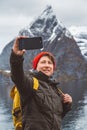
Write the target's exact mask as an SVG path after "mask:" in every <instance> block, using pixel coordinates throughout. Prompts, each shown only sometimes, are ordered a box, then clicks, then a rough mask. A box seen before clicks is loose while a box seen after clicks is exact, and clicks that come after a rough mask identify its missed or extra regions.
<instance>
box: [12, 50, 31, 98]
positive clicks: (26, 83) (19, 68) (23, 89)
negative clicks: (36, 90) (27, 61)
mask: <svg viewBox="0 0 87 130" xmlns="http://www.w3.org/2000/svg"><path fill="white" fill-rule="evenodd" d="M23 60H24V58H23V56H18V55H16V54H14V52H13V51H12V53H11V56H10V66H11V78H12V81H13V82H14V83H15V84H16V86H17V89H18V91H19V93H20V95H21V97H22V99H24V98H27V96H30V95H31V93H32V86H33V85H32V84H33V81H32V78H31V77H28V78H27V76H25V74H24V71H23Z"/></svg>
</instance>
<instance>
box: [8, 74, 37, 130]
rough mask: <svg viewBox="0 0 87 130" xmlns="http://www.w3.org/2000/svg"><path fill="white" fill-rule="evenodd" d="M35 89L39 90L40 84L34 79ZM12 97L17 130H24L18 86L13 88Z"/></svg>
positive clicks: (14, 122) (13, 115)
mask: <svg viewBox="0 0 87 130" xmlns="http://www.w3.org/2000/svg"><path fill="white" fill-rule="evenodd" d="M33 82H34V84H33V89H35V90H38V87H39V82H38V80H37V79H36V78H35V77H33ZM10 96H11V98H12V100H13V108H12V117H13V124H14V127H15V130H22V113H21V105H20V95H19V92H18V90H17V87H16V86H13V88H12V89H11V92H10Z"/></svg>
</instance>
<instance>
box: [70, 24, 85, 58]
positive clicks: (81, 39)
mask: <svg viewBox="0 0 87 130" xmlns="http://www.w3.org/2000/svg"><path fill="white" fill-rule="evenodd" d="M69 31H70V32H71V33H72V35H73V36H74V39H75V40H76V42H77V45H78V46H79V48H80V50H81V53H82V55H83V56H84V57H85V59H86V60H87V27H86V26H82V27H80V26H78V27H77V26H71V27H70V28H69Z"/></svg>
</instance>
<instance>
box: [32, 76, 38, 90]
mask: <svg viewBox="0 0 87 130" xmlns="http://www.w3.org/2000/svg"><path fill="white" fill-rule="evenodd" d="M38 88H39V81H38V79H37V78H35V77H33V89H34V90H38Z"/></svg>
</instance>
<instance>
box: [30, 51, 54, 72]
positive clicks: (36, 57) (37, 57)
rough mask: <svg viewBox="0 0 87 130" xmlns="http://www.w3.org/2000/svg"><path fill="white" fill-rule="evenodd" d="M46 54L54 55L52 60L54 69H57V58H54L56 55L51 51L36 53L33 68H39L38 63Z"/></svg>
mask: <svg viewBox="0 0 87 130" xmlns="http://www.w3.org/2000/svg"><path fill="white" fill-rule="evenodd" d="M44 55H49V56H51V57H52V62H53V65H54V69H55V59H54V56H53V55H52V54H51V53H50V52H41V53H39V54H38V55H36V56H35V58H34V59H33V61H32V65H33V69H34V70H35V69H36V68H37V64H38V62H39V60H40V58H41V57H43V56H44Z"/></svg>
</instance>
